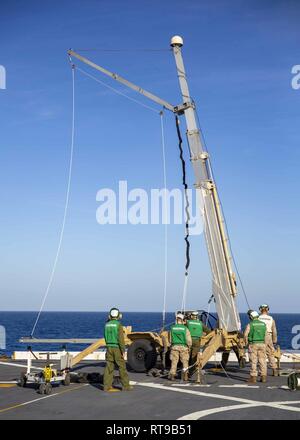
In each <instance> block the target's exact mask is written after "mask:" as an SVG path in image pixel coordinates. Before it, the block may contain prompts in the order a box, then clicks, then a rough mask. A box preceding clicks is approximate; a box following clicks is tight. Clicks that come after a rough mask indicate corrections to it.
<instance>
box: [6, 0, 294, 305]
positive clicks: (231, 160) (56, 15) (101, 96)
mask: <svg viewBox="0 0 300 440" xmlns="http://www.w3.org/2000/svg"><path fill="white" fill-rule="evenodd" d="M299 19H300V6H299V3H298V2H297V1H276V0H275V1H266V0H265V1H251V2H250V1H237V0H231V1H218V0H216V1H197V2H195V1H189V0H186V1H185V2H182V1H178V0H172V1H165V2H162V1H156V0H152V1H147V0H143V1H142V2H141V1H132V0H127V1H126V2H124V1H116V0H112V1H101V0H98V1H91V0H87V1H85V2H83V1H76V0H75V1H72V2H71V1H64V0H62V1H60V2H53V1H51V2H50V1H47V0H45V1H43V2H42V3H41V2H37V1H30V0H28V1H27V2H26V4H25V3H23V2H19V1H10V2H6V4H2V5H1V18H0V23H1V25H0V65H3V66H4V67H5V68H6V73H7V89H6V90H0V120H1V136H0V149H1V151H0V167H1V168H0V169H1V172H0V199H1V206H2V209H1V217H0V228H1V234H0V236H1V238H0V248H1V253H0V277H1V309H3V310H37V309H38V308H39V306H40V303H41V299H42V296H43V293H44V291H45V288H46V285H47V282H48V278H49V275H50V271H51V265H52V263H53V259H54V256H55V252H56V247H57V242H58V237H59V230H60V224H61V220H62V215H63V208H64V198H65V190H66V182H67V165H68V157H69V150H70V134H71V98H72V95H71V70H70V65H69V63H68V59H67V56H66V51H67V50H68V49H69V48H74V49H75V50H76V49H94V48H98V49H125V50H123V51H120V52H105V51H99V50H98V51H90V52H85V53H84V54H85V55H86V56H88V57H89V58H91V59H92V60H94V61H95V62H97V63H99V64H101V65H103V66H105V67H107V68H108V69H111V70H113V71H116V72H118V73H120V74H121V75H123V76H125V77H127V78H128V79H130V80H132V81H134V82H136V83H137V84H139V85H141V86H143V87H145V88H147V89H149V90H150V91H152V92H153V93H156V94H158V95H159V96H162V97H163V98H165V99H167V100H168V101H170V102H172V103H174V104H175V103H179V102H180V93H179V87H178V81H177V76H176V70H175V65H174V60H173V56H172V54H171V53H170V52H168V51H167V50H166V51H160V52H151V51H144V49H153V48H154V49H168V48H169V41H170V38H171V36H172V35H174V34H180V35H182V36H183V37H184V42H185V44H184V49H183V54H184V60H185V64H186V69H187V72H188V77H189V82H190V89H191V93H192V96H193V97H194V99H195V100H196V102H197V106H198V112H199V116H200V120H201V126H202V129H203V131H204V134H205V137H206V141H207V144H208V147H209V150H210V153H211V156H212V162H213V165H214V172H215V175H216V179H217V183H218V185H219V192H220V196H221V199H222V202H223V205H224V210H225V215H226V218H227V223H228V227H229V232H230V236H231V241H232V246H233V249H234V253H235V258H236V260H237V262H238V266H239V270H240V273H241V276H242V278H243V281H244V284H245V288H246V291H247V294H248V296H249V300H250V303H251V306H252V307H257V305H258V304H259V303H261V302H267V303H270V305H271V310H273V311H276V312H281V311H282V312H295V311H299V307H300V299H299V298H300V295H299V284H300V283H299V281H300V279H299V263H300V257H299V238H300V228H299V216H300V208H299V203H298V201H299V179H300V178H299V160H300V149H299V145H300V131H299V115H300V90H293V89H292V87H291V79H292V75H291V69H292V66H293V65H295V64H300V55H299V37H300V30H299ZM81 67H83V68H84V69H85V70H87V71H89V72H90V73H91V74H93V75H97V74H96V72H94V71H92V70H89V68H88V67H84V66H81ZM99 79H101V80H103V81H106V82H107V84H112V82H110V80H109V79H105V78H104V77H103V76H101V75H100V76H99ZM112 85H114V86H116V84H112ZM117 87H119V88H120V90H122V91H125V90H124V88H123V87H122V86H117ZM126 93H128V94H129V96H132V97H135V98H137V99H141V100H142V101H143V98H139V97H138V96H136V95H135V94H134V93H133V92H130V91H129V92H127V91H126ZM143 102H145V103H148V102H147V101H143ZM158 110H159V108H158ZM165 123H166V149H167V173H168V186H169V187H170V188H174V187H178V186H179V187H180V184H181V173H180V171H181V169H180V162H179V159H178V149H177V148H178V147H177V140H176V133H175V127H174V121H173V116H172V115H166V121H165ZM183 129H184V126H183ZM185 153H187V147H186V145H185ZM188 179H189V183H190V185H192V183H193V176H192V173H191V170H189V174H188ZM119 180H128V185H129V187H130V188H135V187H139V188H145V189H149V188H160V187H162V186H163V173H162V160H161V144H160V125H159V117H158V116H157V115H156V114H155V113H153V112H151V111H149V110H147V109H144V108H142V107H140V106H138V105H136V104H134V103H132V102H129V101H128V100H126V99H125V98H123V97H120V96H118V95H116V94H114V93H113V92H111V91H109V90H108V89H106V88H104V87H102V86H101V85H99V84H97V83H95V82H94V81H92V80H90V79H89V78H86V77H84V76H82V74H80V72H77V74H76V137H75V155H74V173H73V181H72V188H71V199H70V210H69V213H68V218H67V224H66V231H65V236H64V241H63V246H62V252H61V256H60V259H59V264H58V268H57V273H56V276H55V279H54V283H53V286H52V289H51V291H50V293H49V297H48V299H47V302H46V306H45V309H46V310H106V309H109V308H110V307H111V306H113V305H117V306H119V307H121V308H122V309H123V310H133V311H136V310H149V311H160V310H162V295H163V269H164V266H163V261H164V259H163V258H164V257H163V243H164V235H163V227H162V226H161V225H160V226H154V225H153V226H150V225H149V226H145V225H143V226H130V225H120V226H115V225H114V226H100V225H98V224H97V222H96V218H95V214H96V209H97V207H98V203H97V202H96V193H97V191H98V190H99V189H100V188H105V187H109V188H117V184H118V181H119ZM183 235H184V230H183V227H182V226H170V228H169V256H170V258H169V273H168V275H169V276H168V299H167V305H168V307H167V308H168V310H169V311H172V310H175V309H176V308H178V307H179V305H180V303H181V296H182V286H183V272H184V267H183V266H184V241H183ZM191 246H192V263H191V276H190V285H189V291H188V301H187V304H188V306H190V307H191V308H195V307H197V308H205V307H206V304H207V300H208V298H209V296H210V290H211V288H210V280H211V278H210V271H209V265H208V261H207V255H206V250H205V245H204V241H203V237H202V236H198V237H196V236H195V237H193V238H192V239H191ZM239 308H240V310H241V311H245V310H246V309H247V307H246V304H245V301H244V299H243V296H242V294H241V295H240V296H239Z"/></svg>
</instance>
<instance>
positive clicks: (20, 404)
mask: <svg viewBox="0 0 300 440" xmlns="http://www.w3.org/2000/svg"><path fill="white" fill-rule="evenodd" d="M87 385H89V384H88V383H85V384H82V385H80V386H78V387H76V388H72V389H68V390H65V391H61V392H60V393H54V394H49V395H48V396H44V397H39V398H38V399H34V400H29V401H28V402H23V403H18V404H17V405H13V406H8V407H7V408H2V409H0V413H3V412H6V411H10V410H12V409H16V408H20V407H21V406H26V405H30V404H32V403H35V402H39V401H40V400H44V399H49V398H50V397H55V396H60V395H61V394H65V393H69V392H70V391H75V390H78V389H80V388H83V387H85V386H87Z"/></svg>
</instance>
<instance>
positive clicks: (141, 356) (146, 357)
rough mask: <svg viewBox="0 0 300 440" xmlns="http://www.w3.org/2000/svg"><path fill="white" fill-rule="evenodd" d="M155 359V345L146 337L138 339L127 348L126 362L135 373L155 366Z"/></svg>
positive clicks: (143, 371)
mask: <svg viewBox="0 0 300 440" xmlns="http://www.w3.org/2000/svg"><path fill="white" fill-rule="evenodd" d="M156 359H157V353H156V350H155V346H154V345H153V344H152V342H151V341H149V340H148V339H138V340H136V341H134V342H133V343H132V344H131V345H130V346H129V348H128V351H127V362H128V364H129V366H130V368H131V369H132V370H133V371H135V372H137V373H145V372H146V371H148V370H150V369H151V368H153V367H155V364H156Z"/></svg>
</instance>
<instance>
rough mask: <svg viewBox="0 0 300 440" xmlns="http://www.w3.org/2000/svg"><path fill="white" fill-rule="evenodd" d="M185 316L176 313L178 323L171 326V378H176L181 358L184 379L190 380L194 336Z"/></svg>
mask: <svg viewBox="0 0 300 440" xmlns="http://www.w3.org/2000/svg"><path fill="white" fill-rule="evenodd" d="M183 322H184V316H183V315H182V314H181V313H178V314H177V315H176V324H174V325H172V326H171V329H170V340H171V356H170V357H171V369H170V375H169V379H170V380H175V376H176V371H177V364H178V361H179V360H180V361H181V363H182V366H183V380H188V368H189V357H190V348H191V346H192V338H191V334H190V331H189V330H188V328H187V327H186V326H185V325H184V323H183Z"/></svg>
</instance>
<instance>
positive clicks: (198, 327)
mask: <svg viewBox="0 0 300 440" xmlns="http://www.w3.org/2000/svg"><path fill="white" fill-rule="evenodd" d="M186 326H187V328H188V329H189V331H190V334H191V338H192V350H191V355H190V366H192V367H191V369H190V377H192V376H193V374H194V372H195V369H196V365H195V364H196V362H197V357H198V353H199V350H200V339H201V337H202V335H203V324H202V322H201V321H200V320H199V313H198V312H196V311H195V312H192V313H191V319H189V320H188V321H187V323H186Z"/></svg>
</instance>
